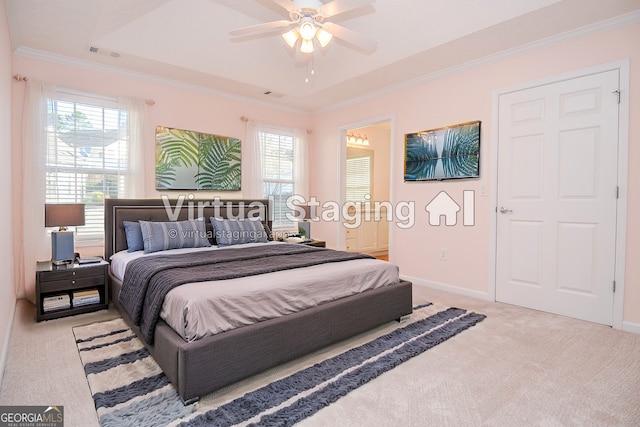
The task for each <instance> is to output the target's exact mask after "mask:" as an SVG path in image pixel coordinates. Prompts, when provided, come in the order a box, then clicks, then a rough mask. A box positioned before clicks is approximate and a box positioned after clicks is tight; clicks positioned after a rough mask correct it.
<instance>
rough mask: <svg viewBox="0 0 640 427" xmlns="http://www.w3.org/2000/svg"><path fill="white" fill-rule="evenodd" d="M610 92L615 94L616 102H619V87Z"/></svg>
mask: <svg viewBox="0 0 640 427" xmlns="http://www.w3.org/2000/svg"><path fill="white" fill-rule="evenodd" d="M611 93H614V94H615V95H616V99H617V100H616V102H617V103H618V104H620V89H616V90H614V91H613V92H611Z"/></svg>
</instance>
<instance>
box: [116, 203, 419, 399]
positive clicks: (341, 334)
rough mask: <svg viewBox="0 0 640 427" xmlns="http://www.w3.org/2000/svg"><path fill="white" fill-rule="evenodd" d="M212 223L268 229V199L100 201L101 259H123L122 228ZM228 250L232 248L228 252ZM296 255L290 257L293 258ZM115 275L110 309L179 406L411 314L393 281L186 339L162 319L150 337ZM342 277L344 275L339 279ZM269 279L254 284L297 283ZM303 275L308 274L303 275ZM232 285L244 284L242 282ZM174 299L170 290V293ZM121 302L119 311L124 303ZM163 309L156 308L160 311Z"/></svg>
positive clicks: (403, 285) (408, 300) (405, 287)
mask: <svg viewBox="0 0 640 427" xmlns="http://www.w3.org/2000/svg"><path fill="white" fill-rule="evenodd" d="M212 205H213V206H212ZM221 207H222V208H221ZM257 213H258V214H257ZM211 216H216V217H222V218H227V217H238V216H240V217H243V216H244V217H248V218H251V219H255V217H256V216H259V220H260V221H261V223H262V224H263V225H264V226H265V227H266V229H267V230H268V229H270V228H271V221H270V219H269V218H270V217H271V216H270V213H269V204H268V201H267V200H216V203H212V200H208V201H207V200H200V201H199V200H190V199H186V198H181V199H178V200H171V201H169V200H168V199H160V198H158V199H107V200H105V259H107V260H110V259H112V256H114V255H115V254H121V253H126V252H127V251H126V250H127V247H128V246H127V236H126V233H125V227H124V224H125V221H127V222H137V221H140V220H141V221H153V222H162V221H176V220H178V221H180V220H186V219H188V218H190V219H192V218H196V217H203V218H209V217H211ZM205 224H206V226H207V232H208V233H209V235H211V234H212V233H213V230H212V228H211V224H210V222H209V221H205ZM249 246H251V245H249ZM273 246H274V247H275V246H277V245H273ZM284 246H288V247H291V250H294V251H296V252H300V251H306V249H304V250H303V249H302V246H303V245H284ZM293 246H296V248H294V247H293ZM212 249H215V248H212ZM249 249H250V248H249ZM249 249H247V250H249ZM312 249H318V248H312ZM229 250H231V249H228V250H227V252H228V251H229ZM233 250H236V249H233ZM238 250H245V249H238ZM278 250H280V248H278ZM321 250H323V249H321ZM203 251H204V250H203ZM323 251H326V250H323ZM168 252H169V251H168ZM329 252H336V251H329ZM238 253H239V252H238ZM295 256H297V254H295V255H293V256H292V257H295ZM367 262H373V261H370V260H367V259H355V260H353V261H345V262H340V263H334V264H333V265H334V266H335V265H337V264H340V265H341V266H342V265H344V266H346V265H347V263H353V264H354V265H356V264H358V265H360V268H362V265H363V263H367ZM376 262H380V261H376ZM380 263H383V262H380ZM383 264H384V263H383ZM303 268H304V269H316V268H323V267H322V266H311V267H303ZM344 268H346V267H344ZM118 270H119V271H116V267H115V266H114V265H112V268H111V269H110V273H109V286H110V295H111V299H112V302H113V303H114V305H115V306H116V308H117V309H118V311H119V312H120V313H121V315H122V317H123V319H124V320H125V321H126V322H127V323H128V324H129V325H130V326H131V327H132V329H133V330H134V331H135V332H136V334H138V335H139V336H140V337H143V338H144V337H146V338H147V339H143V341H144V342H145V344H146V346H147V348H148V349H149V351H150V353H151V354H152V356H153V357H154V358H155V360H156V361H157V362H158V364H159V365H160V367H161V368H162V369H163V371H164V372H165V374H166V375H167V377H168V378H169V380H170V381H171V382H172V383H173V384H174V386H175V388H176V390H177V392H178V394H179V395H180V397H181V398H182V399H183V400H184V401H185V402H187V401H192V400H195V399H197V398H199V397H200V396H202V395H204V394H206V393H210V392H212V391H215V390H218V389H220V388H222V387H224V386H226V385H229V384H232V383H234V382H236V381H239V380H241V379H243V378H247V377H249V376H251V375H254V374H256V373H259V372H261V371H264V370H266V369H269V368H271V367H274V366H277V365H279V364H282V363H284V362H287V361H289V360H292V359H294V358H297V357H299V356H302V355H305V354H307V353H310V352H312V351H315V350H318V349H320V348H322V347H325V346H328V345H330V344H333V343H336V342H338V341H340V340H343V339H346V338H348V337H351V336H354V335H356V334H358V333H361V332H364V331H366V330H369V329H371V328H374V327H376V326H379V325H381V324H384V323H387V322H390V321H394V320H399V319H401V318H402V317H403V316H406V315H408V314H410V313H411V311H412V289H411V283H410V282H407V281H404V280H401V279H396V280H397V281H396V282H392V283H386V284H384V286H383V285H376V284H375V283H372V285H371V286H370V287H369V288H367V289H362V290H359V291H357V292H354V293H349V294H347V295H345V296H339V297H336V298H335V299H332V300H329V301H323V302H322V303H320V304H318V305H313V304H312V305H309V306H308V307H307V306H305V307H303V308H300V309H298V310H297V311H294V312H288V313H286V314H284V315H277V316H275V317H272V318H267V319H266V320H262V321H256V322H254V323H249V324H246V325H243V326H241V327H235V328H226V329H224V330H221V331H218V332H216V333H210V334H201V335H202V336H196V337H186V336H185V332H184V331H180V333H179V332H176V330H178V328H177V327H176V325H175V324H173V323H172V322H173V321H172V320H171V319H170V318H168V317H167V319H166V320H165V318H163V317H162V316H161V317H160V318H159V319H158V320H157V323H154V326H153V329H152V330H151V336H149V332H148V331H147V332H145V331H144V328H142V329H141V327H140V326H139V324H137V323H139V322H134V321H132V319H131V318H130V316H129V315H128V311H127V310H126V309H125V307H124V306H123V304H122V302H121V301H120V298H119V297H120V293H121V291H122V290H123V281H124V280H123V271H124V270H123V267H118ZM333 270H336V272H334V276H332V278H331V279H330V280H327V281H326V282H325V285H324V287H325V288H327V289H338V288H342V285H340V286H335V283H337V282H338V281H339V279H340V277H339V276H336V274H341V273H338V272H337V271H338V269H336V268H334V269H333ZM296 271H297V273H295V272H294V270H291V274H299V273H300V271H302V270H296ZM347 273H348V272H347V271H346V270H345V274H347ZM268 274H269V276H267V275H263V276H254V277H260V278H261V279H262V278H268V279H269V280H262V282H277V283H273V284H274V286H276V285H280V284H281V283H282V284H283V285H282V286H284V283H287V282H292V281H296V280H297V279H292V278H290V276H288V275H289V274H290V273H288V272H274V273H268ZM317 274H321V273H317ZM307 276H310V275H309V274H307ZM307 276H305V277H307ZM327 277H329V276H327ZM353 277H360V276H353ZM274 278H278V279H277V280H275V279H274ZM232 280H245V281H246V280H247V279H243V278H238V279H232ZM343 281H344V280H343ZM346 281H352V282H353V281H354V280H352V279H348V280H346ZM356 281H357V280H356ZM187 286H191V284H186V285H184V286H181V287H179V288H176V289H183V288H187ZM318 289H320V288H318ZM173 292H174V291H170V293H173ZM350 292H351V291H350ZM124 294H126V290H125V292H124V293H123V295H124ZM167 295H169V294H167ZM123 300H124V301H125V304H124V305H126V301H127V300H126V299H123ZM174 301H175V300H174ZM178 301H179V300H178ZM167 304H169V303H167ZM173 304H174V305H175V304H177V303H175V302H174V303H173ZM169 305H170V304H169ZM165 308H166V307H165V306H163V311H164V310H165ZM170 323H171V325H170ZM214 332H215V331H214ZM196 335H197V334H196Z"/></svg>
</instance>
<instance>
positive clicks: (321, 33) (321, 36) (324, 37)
mask: <svg viewBox="0 0 640 427" xmlns="http://www.w3.org/2000/svg"><path fill="white" fill-rule="evenodd" d="M316 38H317V39H318V42H319V43H320V46H322V47H325V46H326V45H328V44H329V42H330V41H331V39H332V38H333V36H332V35H331V34H330V33H329V32H327V31H325V30H323V29H322V28H319V29H318V31H317V32H316Z"/></svg>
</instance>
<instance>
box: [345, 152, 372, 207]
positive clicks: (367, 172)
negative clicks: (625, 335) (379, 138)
mask: <svg viewBox="0 0 640 427" xmlns="http://www.w3.org/2000/svg"><path fill="white" fill-rule="evenodd" d="M372 164H373V152H372V151H371V150H363V149H359V148H352V147H348V148H347V170H346V201H347V202H355V203H364V202H365V201H368V200H370V197H371V175H372Z"/></svg>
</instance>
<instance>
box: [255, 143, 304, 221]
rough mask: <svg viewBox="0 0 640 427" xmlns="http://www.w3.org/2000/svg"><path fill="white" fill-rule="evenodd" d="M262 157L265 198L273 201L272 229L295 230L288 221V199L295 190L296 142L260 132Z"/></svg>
mask: <svg viewBox="0 0 640 427" xmlns="http://www.w3.org/2000/svg"><path fill="white" fill-rule="evenodd" d="M258 138H259V140H260V151H261V155H262V187H263V195H264V197H265V198H271V199H272V200H273V206H272V207H273V226H274V228H288V229H292V228H295V225H294V223H293V221H291V220H289V219H288V218H287V216H286V215H287V213H289V212H291V210H290V209H288V208H287V199H288V198H289V197H290V196H292V195H293V194H294V189H295V178H294V177H295V169H294V168H295V155H294V154H295V153H294V148H295V143H294V142H295V141H294V140H295V138H294V136H293V135H292V134H287V133H284V132H282V131H278V132H275V131H259V132H258Z"/></svg>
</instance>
